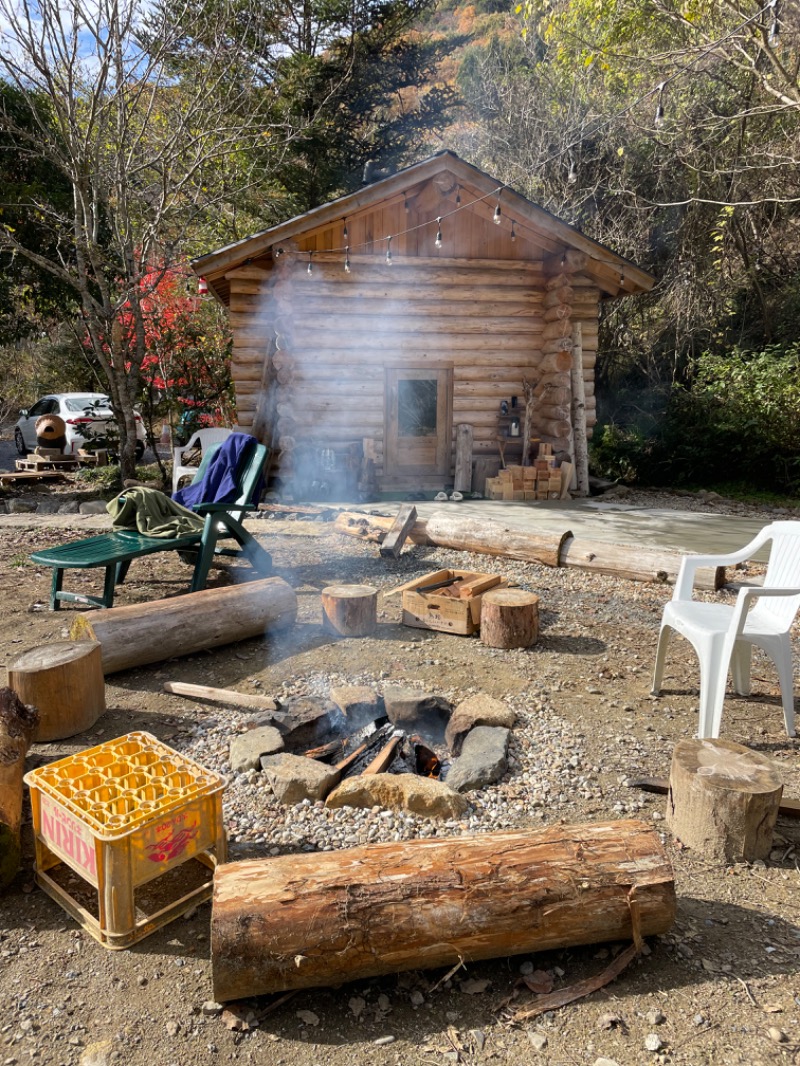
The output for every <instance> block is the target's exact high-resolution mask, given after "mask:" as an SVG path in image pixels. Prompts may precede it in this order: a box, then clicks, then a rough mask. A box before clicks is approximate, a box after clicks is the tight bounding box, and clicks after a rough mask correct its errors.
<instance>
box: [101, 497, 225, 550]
mask: <svg viewBox="0 0 800 1066" xmlns="http://www.w3.org/2000/svg"><path fill="white" fill-rule="evenodd" d="M106 510H107V511H108V513H109V514H110V515H111V519H112V523H111V524H112V525H114V526H121V527H122V528H123V529H136V530H138V531H139V533H144V534H145V535H146V536H148V537H163V538H164V539H165V540H166V539H168V538H171V537H185V536H186V535H187V534H188V533H202V531H203V525H204V522H205V520H204V519H203V518H201V517H200V515H197V514H194V513H193V512H192V511H188V510H187V509H186V508H185V507H182V506H181V505H180V504H179V503H175V501H174V500H173V499H170V497H169V496H165V495H164V493H163V492H159V491H158V489H148V488H145V487H141V488H131V489H125V491H124V492H121V493H120V494H119V496H115V497H114V499H113V500H110V501H109V502H108V503H107V504H106Z"/></svg>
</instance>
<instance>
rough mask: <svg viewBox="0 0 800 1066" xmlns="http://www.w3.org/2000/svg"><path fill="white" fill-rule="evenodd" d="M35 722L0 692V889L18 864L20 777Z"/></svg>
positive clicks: (7, 692) (30, 711) (11, 695)
mask: <svg viewBox="0 0 800 1066" xmlns="http://www.w3.org/2000/svg"><path fill="white" fill-rule="evenodd" d="M38 720H39V712H38V711H37V710H36V708H35V707H28V706H26V705H25V704H24V703H23V702H22V700H21V699H20V698H19V696H18V695H17V694H16V692H14V691H13V690H12V689H10V688H0V889H3V888H5V887H6V885H8V884H10V883H11V881H12V879H13V877H14V875H15V874H16V872H17V870H18V869H19V862H20V833H19V830H20V823H21V822H22V775H23V772H24V770H25V754H26V752H27V750H28V747H29V746H30V743H31V739H32V737H33V732H34V730H35V728H36V725H37V723H38Z"/></svg>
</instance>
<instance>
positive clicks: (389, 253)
mask: <svg viewBox="0 0 800 1066" xmlns="http://www.w3.org/2000/svg"><path fill="white" fill-rule="evenodd" d="M386 265H387V266H391V265H392V238H391V237H387V238H386Z"/></svg>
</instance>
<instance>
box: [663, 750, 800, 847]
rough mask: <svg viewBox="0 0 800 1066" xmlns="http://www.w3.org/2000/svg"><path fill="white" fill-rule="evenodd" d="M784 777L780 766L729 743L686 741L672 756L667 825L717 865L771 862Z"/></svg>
mask: <svg viewBox="0 0 800 1066" xmlns="http://www.w3.org/2000/svg"><path fill="white" fill-rule="evenodd" d="M782 795H783V778H782V776H781V773H780V770H779V769H778V767H777V766H776V764H775V763H774V762H772V761H771V760H770V759H768V758H766V757H765V756H764V755H760V754H759V753H758V752H755V751H750V749H749V748H744V747H742V745H741V744H733V743H731V742H730V741H727V740H680V741H678V743H677V744H676V745H675V750H674V751H673V753H672V767H671V769H670V775H669V797H668V799H667V825H668V826H669V827H670V830H671V831H672V833H673V834H674V835H675V836H676V837H677V838H678V839H679V840H680V841H681V843H682V844H684V845H685V846H686V847H687V848H691V849H693V850H694V851H697V852H698V854H699V855H700V856H702V858H704V859H711V860H712V861H716V862H754V861H755V860H756V859H766V858H767V857H768V856H769V853H770V850H771V848H772V834H773V831H774V829H775V822H776V821H777V818H778V810H779V807H780V802H781V796H782Z"/></svg>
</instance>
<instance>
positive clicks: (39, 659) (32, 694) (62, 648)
mask: <svg viewBox="0 0 800 1066" xmlns="http://www.w3.org/2000/svg"><path fill="white" fill-rule="evenodd" d="M8 684H9V686H10V687H11V688H12V689H13V690H14V691H15V692H16V694H17V695H18V696H19V698H20V699H21V700H22V702H23V703H27V704H31V705H32V706H34V707H35V708H36V709H37V710H38V712H39V724H38V725H37V727H36V731H35V733H34V735H33V739H34V741H36V742H37V743H39V742H42V741H50V740H63V739H64V738H65V737H73V736H75V734H76V733H83V731H84V730H86V729H89V728H90V727H91V726H93V725H94V723H95V722H96V721H97V719H98V718H99V717H100V715H101V714H103V713H104V711H105V709H106V696H105V684H104V682H103V668H102V665H101V662H100V646H99V645H98V644H92V643H91V642H90V641H88V640H78V641H71V640H61V641H57V642H56V643H55V644H44V645H42V647H39V648H31V649H30V651H26V652H23V653H22V655H18V656H17V657H16V658H15V659H13V660H12V661H11V662H10V663H9V664H8Z"/></svg>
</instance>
